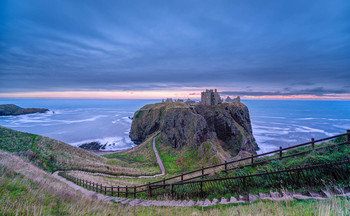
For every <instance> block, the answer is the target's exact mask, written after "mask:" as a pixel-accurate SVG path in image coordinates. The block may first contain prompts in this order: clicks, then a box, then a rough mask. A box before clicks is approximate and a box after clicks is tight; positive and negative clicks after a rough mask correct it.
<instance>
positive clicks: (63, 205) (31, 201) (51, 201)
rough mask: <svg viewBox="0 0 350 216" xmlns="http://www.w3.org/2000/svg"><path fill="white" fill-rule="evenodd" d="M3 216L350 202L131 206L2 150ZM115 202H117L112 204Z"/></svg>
mask: <svg viewBox="0 0 350 216" xmlns="http://www.w3.org/2000/svg"><path fill="white" fill-rule="evenodd" d="M0 179H1V181H0V215H223V216H225V215H295V216H297V215H305V216H311V215H349V214H350V210H349V209H350V200H349V199H348V198H340V197H334V198H332V199H328V200H322V201H318V200H305V201H281V202H270V201H256V202H253V203H251V204H249V203H245V204H230V205H216V206H210V207H154V206H150V207H143V206H138V207H131V206H129V205H122V204H116V203H115V204H110V203H107V202H104V201H100V200H97V199H96V196H87V195H84V194H82V193H80V192H78V191H75V190H72V189H71V188H70V187H69V186H67V185H66V184H64V183H61V182H60V181H58V180H56V179H54V178H52V177H51V176H50V175H48V174H47V173H46V172H44V171H42V170H40V169H38V168H36V167H35V166H33V165H31V164H30V163H29V162H28V161H26V160H24V159H22V158H20V157H17V156H15V155H13V154H9V153H6V152H3V151H0ZM112 203H113V202H112Z"/></svg>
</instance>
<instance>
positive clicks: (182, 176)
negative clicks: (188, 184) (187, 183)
mask: <svg viewBox="0 0 350 216" xmlns="http://www.w3.org/2000/svg"><path fill="white" fill-rule="evenodd" d="M183 180H184V174H183V173H181V181H183Z"/></svg>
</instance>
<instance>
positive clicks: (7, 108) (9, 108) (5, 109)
mask: <svg viewBox="0 0 350 216" xmlns="http://www.w3.org/2000/svg"><path fill="white" fill-rule="evenodd" d="M46 111H49V110H48V109H42V108H22V107H19V106H16V105H14V104H0V116H3V115H4V116H7V115H23V114H30V113H44V112H46Z"/></svg>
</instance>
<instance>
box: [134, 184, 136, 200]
mask: <svg viewBox="0 0 350 216" xmlns="http://www.w3.org/2000/svg"><path fill="white" fill-rule="evenodd" d="M134 198H136V186H134Z"/></svg>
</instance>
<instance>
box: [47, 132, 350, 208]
mask: <svg viewBox="0 0 350 216" xmlns="http://www.w3.org/2000/svg"><path fill="white" fill-rule="evenodd" d="M153 151H154V153H155V155H156V158H157V163H158V165H159V167H160V169H161V171H162V173H161V174H157V175H154V176H139V177H133V176H119V177H122V178H153V177H158V176H163V175H165V168H164V165H163V162H162V160H161V158H160V156H159V153H158V151H157V148H156V143H155V138H153ZM59 172H60V171H56V172H54V173H53V174H52V177H54V178H56V179H58V180H60V181H61V182H63V183H65V184H67V185H68V186H70V187H71V188H73V189H74V190H78V191H80V192H82V193H83V194H85V195H87V196H90V197H91V196H93V195H94V196H96V197H97V199H99V200H103V201H107V202H109V201H112V200H114V201H116V202H118V203H121V204H129V205H131V206H139V205H142V206H151V205H153V206H171V207H176V206H178V207H191V206H212V205H217V204H230V203H245V202H253V201H255V200H259V199H260V200H272V201H282V200H293V199H297V200H305V199H317V200H324V199H327V198H330V197H332V196H350V192H344V191H341V190H338V191H337V193H334V192H332V191H329V190H321V192H314V191H308V193H306V194H302V193H296V192H290V191H282V192H281V193H280V192H272V191H271V192H270V193H259V194H258V195H255V194H249V195H248V196H245V197H244V196H239V198H238V199H237V198H236V197H231V198H229V199H226V198H222V199H221V200H218V199H213V200H209V199H205V200H204V201H203V200H198V201H193V200H147V199H146V200H144V199H133V198H125V197H112V196H106V195H103V194H101V193H97V192H94V191H91V190H88V189H86V188H84V187H82V186H79V185H77V184H75V183H73V182H71V181H69V180H67V179H65V178H63V177H62V176H59V175H58V173H59ZM80 172H82V173H86V174H93V175H103V176H110V177H115V176H112V175H107V174H103V173H89V172H83V171H80Z"/></svg>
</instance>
